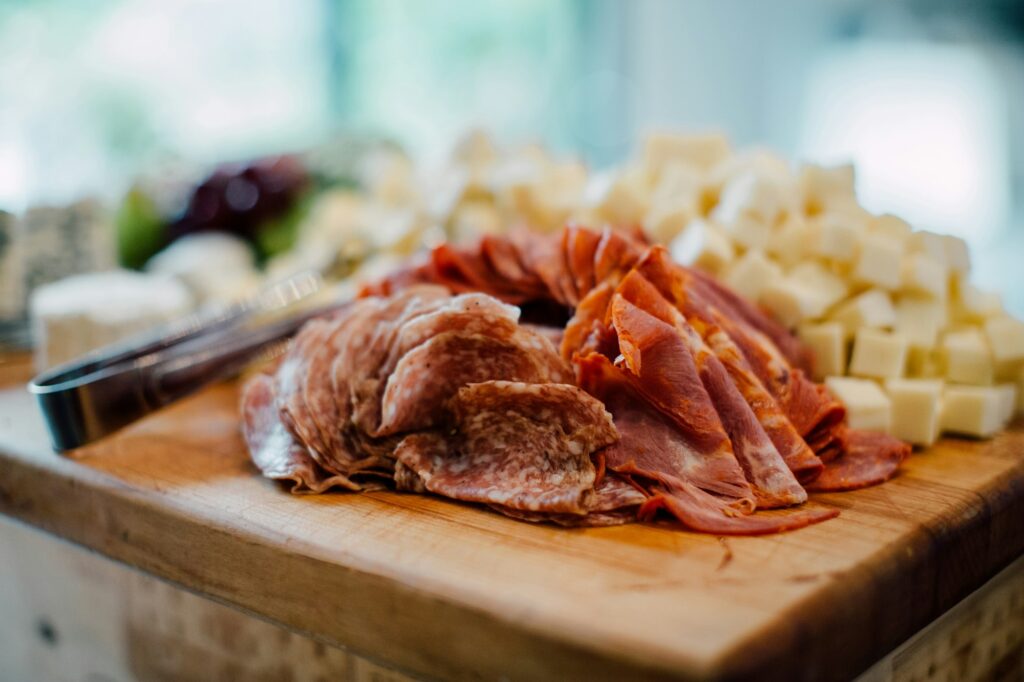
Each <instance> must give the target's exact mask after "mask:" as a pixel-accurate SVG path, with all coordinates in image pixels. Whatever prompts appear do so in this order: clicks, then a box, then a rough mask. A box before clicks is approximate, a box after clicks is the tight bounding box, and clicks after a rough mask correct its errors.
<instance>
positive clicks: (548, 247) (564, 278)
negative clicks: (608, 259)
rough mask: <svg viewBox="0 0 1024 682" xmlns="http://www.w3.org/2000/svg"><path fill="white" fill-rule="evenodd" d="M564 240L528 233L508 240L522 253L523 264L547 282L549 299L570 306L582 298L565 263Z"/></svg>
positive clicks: (512, 235) (520, 255)
mask: <svg viewBox="0 0 1024 682" xmlns="http://www.w3.org/2000/svg"><path fill="white" fill-rule="evenodd" d="M563 238H564V237H561V236H560V237H559V238H558V239H551V238H543V237H538V235H536V234H533V233H530V232H526V231H522V232H513V233H512V234H510V235H509V241H510V242H511V243H512V244H513V245H514V246H515V248H516V251H517V252H518V253H519V260H520V262H521V263H523V265H524V267H525V268H526V269H527V270H529V271H530V272H533V273H535V274H536V276H537V277H538V278H539V279H540V280H541V282H543V283H544V287H545V288H546V289H547V291H548V296H549V297H550V298H552V299H554V300H555V301H557V302H558V303H560V304H562V305H565V306H570V307H571V306H574V305H575V304H576V303H577V302H578V301H579V296H578V294H577V292H576V284H575V283H574V282H573V278H572V275H571V273H570V272H569V268H568V266H567V264H566V259H565V249H564V248H562V239H563Z"/></svg>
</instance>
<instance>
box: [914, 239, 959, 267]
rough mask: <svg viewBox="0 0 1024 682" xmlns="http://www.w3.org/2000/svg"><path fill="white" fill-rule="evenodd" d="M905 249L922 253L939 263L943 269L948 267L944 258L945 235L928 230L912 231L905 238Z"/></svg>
mask: <svg viewBox="0 0 1024 682" xmlns="http://www.w3.org/2000/svg"><path fill="white" fill-rule="evenodd" d="M907 251H908V252H910V253H923V254H924V255H926V256H928V257H929V258H931V259H932V260H933V261H935V262H936V263H938V264H939V265H941V266H942V267H943V269H947V268H948V267H949V262H948V260H947V258H946V236H945V235H942V234H937V233H935V232H929V231H928V230H918V231H916V232H913V233H911V235H910V238H909V239H908V240H907Z"/></svg>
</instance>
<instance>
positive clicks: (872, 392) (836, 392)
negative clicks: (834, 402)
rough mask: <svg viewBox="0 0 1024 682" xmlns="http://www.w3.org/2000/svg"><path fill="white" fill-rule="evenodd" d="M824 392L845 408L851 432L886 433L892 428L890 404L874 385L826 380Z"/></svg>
mask: <svg viewBox="0 0 1024 682" xmlns="http://www.w3.org/2000/svg"><path fill="white" fill-rule="evenodd" d="M825 388H827V389H828V391H829V393H831V394H832V395H833V396H835V397H836V398H837V399H838V400H840V401H841V402H842V403H843V404H844V405H846V423H847V424H848V425H849V426H850V428H851V429H866V430H868V431H885V432H888V431H889V429H890V427H891V424H892V402H891V401H890V400H889V396H887V395H886V394H885V392H884V391H882V389H881V387H880V386H879V385H878V384H876V383H875V382H874V381H871V380H869V379H854V378H852V377H828V378H826V379H825Z"/></svg>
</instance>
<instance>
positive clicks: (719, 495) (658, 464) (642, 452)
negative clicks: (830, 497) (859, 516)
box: [577, 354, 838, 535]
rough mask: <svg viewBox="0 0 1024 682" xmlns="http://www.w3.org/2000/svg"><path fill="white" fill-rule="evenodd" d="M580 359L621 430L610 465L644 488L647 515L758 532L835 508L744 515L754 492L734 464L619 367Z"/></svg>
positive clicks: (608, 451)
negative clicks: (710, 455) (700, 445)
mask: <svg viewBox="0 0 1024 682" xmlns="http://www.w3.org/2000/svg"><path fill="white" fill-rule="evenodd" d="M577 362H578V363H579V365H580V370H581V375H582V377H583V380H584V385H586V386H587V387H588V390H590V389H594V390H596V391H599V392H600V391H603V395H604V396H605V401H606V404H607V407H608V409H609V410H610V411H611V412H612V415H613V416H614V420H615V425H616V428H617V429H618V431H619V442H618V443H616V444H614V445H612V446H610V447H607V448H605V449H604V450H603V451H602V452H603V454H604V456H605V458H606V459H607V464H608V468H609V469H612V470H613V471H616V472H618V473H623V474H629V475H631V476H633V477H634V478H635V479H636V480H637V482H638V483H640V484H641V485H643V486H644V487H646V488H647V489H648V494H649V496H648V499H647V501H646V502H644V503H643V505H641V506H640V508H639V509H638V512H637V513H638V516H639V518H641V519H643V520H649V519H651V518H653V516H654V515H655V513H656V512H657V511H658V510H662V509H663V510H665V511H667V512H669V513H670V514H672V515H673V516H674V517H675V518H676V519H677V520H678V521H679V522H681V523H682V524H683V525H685V526H686V527H688V528H690V529H692V530H697V531H702V532H708V533H720V534H730V535H756V534H761V533H774V532H780V531H784V530H790V529H794V528H801V527H803V526H806V525H809V524H811V523H817V522H819V521H824V520H826V519H830V518H834V517H835V516H836V515H837V514H838V512H837V511H836V510H832V509H813V510H801V511H799V512H791V513H788V514H786V515H785V516H780V515H771V516H762V515H753V516H748V515H745V514H746V513H749V512H750V511H752V509H753V506H752V504H745V503H743V502H744V501H749V502H752V501H753V494H752V491H751V490H750V487H749V484H747V482H746V480H745V479H744V478H743V475H742V472H740V471H739V468H738V467H735V468H734V467H732V466H729V465H727V464H724V463H723V462H722V461H714V460H712V461H711V462H709V461H707V460H706V459H705V458H704V456H703V455H702V453H701V452H699V451H698V450H696V449H695V448H694V447H693V446H692V444H691V443H689V442H688V441H687V440H686V438H685V437H684V436H683V434H682V432H680V430H679V429H678V427H677V425H676V424H675V423H674V422H672V421H670V420H669V419H668V418H667V417H665V416H664V415H662V414H661V413H660V412H658V411H656V410H653V409H651V408H650V407H648V406H646V405H645V404H644V402H643V401H642V400H638V399H637V397H636V396H635V394H634V395H631V391H632V389H631V388H630V387H629V386H628V385H625V384H626V383H627V379H626V377H625V376H624V372H622V370H620V369H618V368H616V367H615V366H614V365H612V363H611V362H610V361H609V360H608V359H607V358H605V357H603V356H600V355H596V354H594V355H590V356H588V357H586V358H577ZM733 464H735V462H734V463H733ZM726 477H728V479H727V478H726ZM726 480H729V481H731V486H730V487H729V488H723V487H722V485H721V484H722V482H723V481H726ZM738 502H739V503H738Z"/></svg>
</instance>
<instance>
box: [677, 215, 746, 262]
mask: <svg viewBox="0 0 1024 682" xmlns="http://www.w3.org/2000/svg"><path fill="white" fill-rule="evenodd" d="M669 253H671V254H672V258H673V260H675V261H676V262H677V263H682V264H683V265H692V266H693V267H696V268H700V269H701V270H704V271H705V272H710V273H712V274H715V275H717V274H720V273H722V272H723V271H724V270H725V268H726V266H727V265H728V264H729V263H731V262H732V261H733V259H734V258H735V257H736V250H735V249H734V248H733V245H732V242H730V241H729V238H728V237H726V236H725V235H724V234H723V233H722V231H721V230H720V229H718V227H717V226H715V225H713V224H711V223H710V222H708V221H707V220H704V219H702V218H699V219H697V220H693V221H691V222H690V224H689V225H688V226H687V227H686V229H684V230H683V232H682V233H681V234H679V235H678V236H677V237H676V238H675V239H673V240H672V242H671V243H670V244H669Z"/></svg>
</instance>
